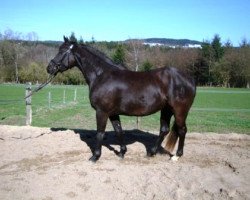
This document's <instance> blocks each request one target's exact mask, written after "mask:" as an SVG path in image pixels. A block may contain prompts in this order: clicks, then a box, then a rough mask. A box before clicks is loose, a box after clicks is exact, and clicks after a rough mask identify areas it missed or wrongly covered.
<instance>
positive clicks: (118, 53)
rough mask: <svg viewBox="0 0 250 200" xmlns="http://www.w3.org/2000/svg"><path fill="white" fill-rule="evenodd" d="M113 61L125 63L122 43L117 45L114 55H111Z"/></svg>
mask: <svg viewBox="0 0 250 200" xmlns="http://www.w3.org/2000/svg"><path fill="white" fill-rule="evenodd" d="M112 59H113V61H114V62H115V63H116V64H124V63H125V50H124V48H123V46H122V45H118V46H117V48H116V50H115V53H114V55H113V56H112Z"/></svg>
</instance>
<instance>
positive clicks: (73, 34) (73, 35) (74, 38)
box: [69, 32, 77, 42]
mask: <svg viewBox="0 0 250 200" xmlns="http://www.w3.org/2000/svg"><path fill="white" fill-rule="evenodd" d="M69 40H70V41H71V42H77V39H76V36H75V33H74V32H71V35H70V36H69Z"/></svg>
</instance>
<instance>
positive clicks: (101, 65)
mask: <svg viewBox="0 0 250 200" xmlns="http://www.w3.org/2000/svg"><path fill="white" fill-rule="evenodd" d="M75 58H76V60H77V67H78V68H79V69H80V71H81V72H82V74H83V76H84V78H85V79H86V82H87V84H88V85H89V86H90V87H91V86H92V85H93V83H94V82H95V80H96V79H97V77H98V76H100V75H101V74H103V73H107V72H109V71H111V70H114V68H112V67H111V66H110V65H109V63H107V62H104V61H103V60H102V59H101V58H99V57H98V56H96V55H95V54H93V53H92V52H89V51H88V50H86V49H85V48H82V47H78V48H77V49H76V52H75Z"/></svg>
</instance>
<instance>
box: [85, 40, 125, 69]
mask: <svg viewBox="0 0 250 200" xmlns="http://www.w3.org/2000/svg"><path fill="white" fill-rule="evenodd" d="M80 47H82V48H84V49H85V50H87V51H88V52H89V53H90V54H92V55H93V56H95V57H98V58H99V59H100V60H102V61H104V62H106V63H107V64H109V65H111V66H113V67H115V68H118V69H121V70H124V69H128V68H127V67H126V66H124V65H122V64H116V63H114V61H113V60H111V59H110V58H109V57H108V56H107V55H106V54H105V53H103V52H101V51H100V50H98V49H96V48H94V47H92V46H89V45H86V44H80Z"/></svg>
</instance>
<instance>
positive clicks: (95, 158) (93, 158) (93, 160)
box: [89, 156, 99, 163]
mask: <svg viewBox="0 0 250 200" xmlns="http://www.w3.org/2000/svg"><path fill="white" fill-rule="evenodd" d="M98 159H99V157H98V156H92V157H91V158H90V159H89V161H91V162H93V163H96V161H97V160H98Z"/></svg>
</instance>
